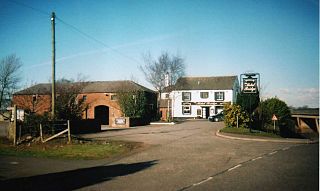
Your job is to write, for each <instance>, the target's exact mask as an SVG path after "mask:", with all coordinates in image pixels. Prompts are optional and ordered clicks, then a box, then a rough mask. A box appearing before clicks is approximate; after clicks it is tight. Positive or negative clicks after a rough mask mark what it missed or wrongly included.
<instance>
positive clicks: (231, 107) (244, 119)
mask: <svg viewBox="0 0 320 191" xmlns="http://www.w3.org/2000/svg"><path fill="white" fill-rule="evenodd" d="M223 112H224V123H225V124H226V126H227V127H235V126H237V116H238V123H239V127H243V128H248V124H249V122H250V117H249V115H248V113H247V112H246V111H243V110H242V108H241V106H240V105H236V104H231V103H227V104H225V105H224V110H223Z"/></svg>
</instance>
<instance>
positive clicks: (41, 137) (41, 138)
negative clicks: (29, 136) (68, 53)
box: [40, 123, 43, 143]
mask: <svg viewBox="0 0 320 191" xmlns="http://www.w3.org/2000/svg"><path fill="white" fill-rule="evenodd" d="M40 140H41V142H42V143H43V136H42V124H41V123H40Z"/></svg>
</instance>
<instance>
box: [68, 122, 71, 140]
mask: <svg viewBox="0 0 320 191" xmlns="http://www.w3.org/2000/svg"><path fill="white" fill-rule="evenodd" d="M68 143H71V132H70V121H69V120H68Z"/></svg>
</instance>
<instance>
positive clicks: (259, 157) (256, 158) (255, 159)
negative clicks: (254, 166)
mask: <svg viewBox="0 0 320 191" xmlns="http://www.w3.org/2000/svg"><path fill="white" fill-rule="evenodd" d="M259 159H262V157H257V158H254V159H251V161H255V160H259Z"/></svg>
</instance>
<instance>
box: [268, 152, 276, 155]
mask: <svg viewBox="0 0 320 191" xmlns="http://www.w3.org/2000/svg"><path fill="white" fill-rule="evenodd" d="M277 152H278V151H273V152H271V153H269V155H273V154H276V153H277Z"/></svg>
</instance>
